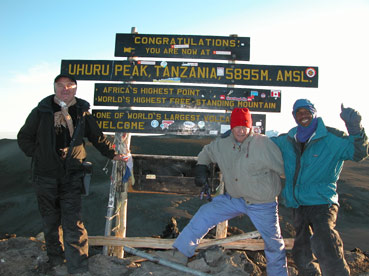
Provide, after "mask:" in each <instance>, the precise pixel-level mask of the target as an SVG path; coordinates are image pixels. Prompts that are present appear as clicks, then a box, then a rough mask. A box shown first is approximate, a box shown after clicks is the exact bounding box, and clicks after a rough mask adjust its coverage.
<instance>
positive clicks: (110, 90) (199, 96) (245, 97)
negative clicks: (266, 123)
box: [94, 83, 281, 112]
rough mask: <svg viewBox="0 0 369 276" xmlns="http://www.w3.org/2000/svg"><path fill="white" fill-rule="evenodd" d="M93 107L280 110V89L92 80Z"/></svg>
mask: <svg viewBox="0 0 369 276" xmlns="http://www.w3.org/2000/svg"><path fill="white" fill-rule="evenodd" d="M94 105H95V106H119V107H131V106H136V107H173V108H191V109H218V110H219V109H222V110H232V109H233V108H235V107H241V108H242V107H247V108H248V109H250V110H251V111H259V112H280V111H281V91H280V90H264V89H246V88H225V87H205V86H183V85H163V84H161V85H144V84H128V83H125V84H115V83H95V96H94Z"/></svg>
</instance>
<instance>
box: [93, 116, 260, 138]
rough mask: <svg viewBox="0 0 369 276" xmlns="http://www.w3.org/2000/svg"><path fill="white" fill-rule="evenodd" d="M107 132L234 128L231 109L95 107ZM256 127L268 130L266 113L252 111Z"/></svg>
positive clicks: (211, 132)
mask: <svg viewBox="0 0 369 276" xmlns="http://www.w3.org/2000/svg"><path fill="white" fill-rule="evenodd" d="M92 114H93V116H94V117H95V119H96V121H97V124H98V125H99V127H100V129H101V130H102V131H104V132H131V133H156V134H179V135H182V134H183V135H199V136H211V135H213V136H216V135H219V134H221V133H224V132H226V131H227V130H228V129H229V128H230V113H204V112H179V111H151V110H150V111H146V110H145V111H143V110H106V109H95V110H92ZM252 120H253V126H254V127H253V128H254V131H255V132H257V133H265V115H264V114H252Z"/></svg>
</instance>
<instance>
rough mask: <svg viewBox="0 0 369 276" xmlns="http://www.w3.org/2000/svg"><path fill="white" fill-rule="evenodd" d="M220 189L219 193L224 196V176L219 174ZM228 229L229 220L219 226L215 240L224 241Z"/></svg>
mask: <svg viewBox="0 0 369 276" xmlns="http://www.w3.org/2000/svg"><path fill="white" fill-rule="evenodd" d="M219 180H220V183H219V188H218V193H219V194H224V181H223V174H222V173H220V174H219ZM227 229H228V220H225V221H223V222H221V223H219V224H218V225H217V229H216V234H215V238H216V239H223V238H226V237H227Z"/></svg>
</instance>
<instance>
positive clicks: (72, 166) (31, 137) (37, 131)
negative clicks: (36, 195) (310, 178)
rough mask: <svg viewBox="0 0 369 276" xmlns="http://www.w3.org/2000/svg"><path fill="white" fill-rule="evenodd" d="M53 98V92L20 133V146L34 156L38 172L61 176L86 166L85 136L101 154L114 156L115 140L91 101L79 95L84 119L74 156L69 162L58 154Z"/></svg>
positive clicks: (79, 117) (73, 151) (77, 104)
mask: <svg viewBox="0 0 369 276" xmlns="http://www.w3.org/2000/svg"><path fill="white" fill-rule="evenodd" d="M53 98H54V95H50V96H48V97H46V98H44V99H43V100H41V101H40V103H39V104H38V106H37V107H36V108H34V109H33V110H32V111H31V113H30V114H29V116H28V118H27V119H26V122H25V124H24V125H23V127H22V128H21V129H20V131H19V133H18V137H17V138H18V145H19V147H20V148H21V150H22V151H23V152H24V153H25V154H26V155H27V156H30V157H32V159H33V167H34V174H35V175H39V176H46V177H53V178H55V177H56V178H57V177H62V176H64V175H65V174H66V172H67V171H68V172H70V171H74V170H82V162H83V160H84V159H85V158H86V149H85V145H84V140H83V138H84V137H86V138H88V140H89V141H90V142H91V143H92V144H93V145H94V146H95V148H96V149H97V150H99V151H100V152H101V154H103V155H104V156H106V157H108V158H110V159H112V158H113V157H114V154H115V151H114V149H113V147H112V144H111V143H110V142H109V141H108V139H107V137H106V136H105V135H104V134H103V133H102V132H101V130H100V129H99V127H98V125H97V124H96V121H95V119H94V118H93V116H92V115H91V114H90V113H89V112H88V110H89V108H90V105H89V103H88V102H86V101H85V100H82V99H79V98H76V101H77V103H76V108H77V117H78V118H77V120H79V119H82V120H83V123H82V124H81V128H80V131H79V132H78V135H76V141H75V144H74V148H73V150H72V153H71V158H70V160H69V161H68V162H66V161H65V160H63V159H62V158H61V157H60V155H58V153H57V151H56V145H55V143H56V135H55V129H54V110H53V108H52V103H53ZM76 125H77V124H75V127H76Z"/></svg>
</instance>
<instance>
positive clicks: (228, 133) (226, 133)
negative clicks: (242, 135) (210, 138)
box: [220, 129, 232, 138]
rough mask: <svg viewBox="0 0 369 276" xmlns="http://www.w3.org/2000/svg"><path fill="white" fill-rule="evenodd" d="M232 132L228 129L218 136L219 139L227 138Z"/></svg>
mask: <svg viewBox="0 0 369 276" xmlns="http://www.w3.org/2000/svg"><path fill="white" fill-rule="evenodd" d="M231 133H232V131H231V130H230V129H228V130H227V131H226V132H224V133H223V134H222V135H220V137H221V138H227V137H228V136H229V135H231Z"/></svg>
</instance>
